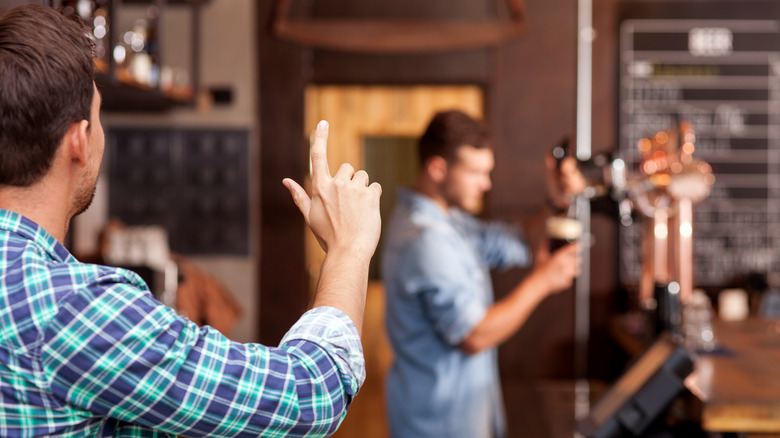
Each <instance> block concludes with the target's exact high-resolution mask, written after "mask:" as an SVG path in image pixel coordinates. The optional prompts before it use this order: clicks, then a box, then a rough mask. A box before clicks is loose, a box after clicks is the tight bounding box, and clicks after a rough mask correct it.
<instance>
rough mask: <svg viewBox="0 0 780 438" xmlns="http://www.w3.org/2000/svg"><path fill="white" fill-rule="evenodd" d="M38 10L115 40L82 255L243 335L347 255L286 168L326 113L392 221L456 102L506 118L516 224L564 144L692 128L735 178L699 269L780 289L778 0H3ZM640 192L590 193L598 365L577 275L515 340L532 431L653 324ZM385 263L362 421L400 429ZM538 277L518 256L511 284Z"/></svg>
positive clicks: (300, 173) (336, 141)
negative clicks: (74, 19)
mask: <svg viewBox="0 0 780 438" xmlns="http://www.w3.org/2000/svg"><path fill="white" fill-rule="evenodd" d="M23 3H39V4H48V5H51V6H56V7H64V8H70V9H69V11H70V12H71V13H73V14H77V15H79V16H81V17H82V18H83V19H84V20H85V22H87V23H88V25H89V26H90V27H91V29H92V32H93V35H94V36H95V38H96V42H97V46H98V56H99V58H100V59H99V61H98V68H99V77H98V79H99V80H98V87H99V89H100V90H101V92H102V94H103V109H102V113H101V117H102V121H103V124H104V127H105V129H106V135H107V148H106V158H105V160H104V163H103V169H102V176H101V181H100V184H99V186H98V194H97V197H96V199H95V202H94V204H93V206H92V208H91V209H90V210H89V211H88V212H87V213H86V214H84V215H82V216H80V217H78V218H76V219H75V223H74V225H73V226H72V227H71V233H70V235H69V242H68V243H69V247H70V249H71V250H72V251H73V252H74V254H76V255H77V257H79V258H81V259H82V260H101V261H103V262H108V263H113V264H117V265H121V266H129V267H137V268H138V269H139V270H141V271H143V272H144V274H143V275H145V278H147V279H148V281H149V282H150V284H151V285H153V290H154V291H155V293H159V295H160V296H161V298H164V299H165V300H168V302H169V303H170V304H171V305H173V306H175V307H178V309H179V310H180V311H181V312H182V313H184V314H186V315H187V316H188V317H190V318H192V319H193V320H195V321H197V322H200V323H204V324H211V325H214V326H215V327H217V328H218V329H220V330H222V331H223V332H224V333H225V334H226V335H228V336H230V337H231V338H233V339H235V340H238V341H241V342H262V343H266V344H272V345H275V344H277V343H278V342H279V340H280V339H281V337H282V335H283V334H284V333H285V332H286V330H287V329H288V328H289V327H290V326H291V325H292V323H293V322H294V321H295V320H296V319H297V318H298V317H299V316H300V314H301V313H302V312H303V311H305V309H306V307H307V305H308V302H309V298H310V296H311V291H312V288H313V286H314V284H315V282H316V279H317V276H318V269H319V262H320V261H321V259H322V256H323V254H322V253H321V251H320V250H319V248H318V247H317V245H316V242H314V241H313V239H312V237H311V235H310V234H309V233H308V232H307V230H306V228H305V224H304V223H303V220H302V219H301V217H300V213H299V212H298V210H297V208H296V207H295V205H294V204H293V202H292V200H291V199H290V196H289V193H288V192H287V190H286V189H285V188H284V187H283V186H282V184H281V181H282V179H283V178H284V177H292V178H294V179H296V180H297V181H301V182H305V181H306V177H307V173H308V134H309V132H310V131H311V130H312V129H313V128H314V126H315V125H316V123H317V121H318V120H320V119H326V120H328V121H329V122H330V125H331V131H330V132H331V136H330V141H329V160H330V162H331V166H332V167H335V166H337V165H338V164H339V163H341V162H345V161H346V162H350V163H352V164H353V166H355V167H356V168H365V169H367V170H368V172H369V174H370V175H371V176H372V178H373V179H375V180H377V181H379V182H380V183H381V184H382V185H383V188H384V194H383V198H382V213H383V215H386V214H387V213H389V212H390V210H391V209H392V206H393V204H394V201H395V188H396V187H398V186H403V185H408V184H410V183H411V182H412V180H413V178H414V175H415V174H416V171H417V165H418V163H416V157H415V154H414V151H415V146H416V143H415V139H416V137H418V136H419V135H420V134H421V132H422V130H423V129H424V127H425V126H426V125H427V123H428V121H429V120H430V117H431V116H432V114H433V113H435V112H436V111H439V110H442V109H450V108H459V109H462V110H464V111H466V112H467V113H469V114H471V115H473V116H476V117H480V118H484V119H485V120H486V121H487V123H488V125H489V127H490V129H491V130H492V133H493V134H494V137H495V154H496V158H497V160H496V163H497V164H496V168H495V171H494V172H493V175H492V176H493V183H494V184H493V189H492V191H491V192H490V193H489V194H488V196H487V198H486V200H485V203H484V209H483V212H482V215H483V216H484V217H486V218H491V219H501V220H505V221H510V222H516V223H523V222H527V221H529V220H531V219H532V218H533V217H534V216H535V215H536V214H537V213H538V212H539V210H540V209H542V207H543V205H544V203H545V193H546V192H545V187H544V164H543V162H544V157H545V155H546V154H548V153H550V152H551V150H552V149H553V148H554V147H555V146H557V145H559V144H560V143H561V142H562V140H564V139H568V141H569V148H570V151H571V152H572V153H575V152H578V151H579V152H582V153H583V155H580V158H581V159H582V160H588V159H589V158H591V157H593V156H596V155H599V154H609V155H608V156H609V157H610V158H609V160H611V159H614V158H615V157H620V158H621V159H622V160H624V161H625V163H626V165H627V168H628V173H629V175H631V174H632V173H637V174H639V173H641V170H640V169H638V166H639V164H640V162H641V161H642V159H641V157H640V154H639V152H638V150H637V144H638V142H640V140H641V139H643V138H646V137H650V136H653V135H655V134H656V133H657V132H659V131H664V130H668V129H676V127H677V126H678V124H679V123H680V122H681V121H683V120H687V121H689V122H690V123H691V125H692V127H693V130H694V131H695V132H696V141H695V144H696V152H695V155H694V156H695V157H697V158H698V159H700V160H703V161H706V162H707V163H708V164H709V166H711V172H712V174H713V175H714V176H715V182H714V184H712V186H711V192H710V193H709V196H708V197H706V199H704V200H701V201H700V202H697V203H696V205H695V206H694V210H693V212H694V213H693V214H694V215H693V218H692V219H693V222H692V223H693V229H694V234H693V236H694V237H693V266H692V267H691V269H692V273H693V285H694V286H695V287H696V288H697V289H700V291H701V292H702V293H703V294H704V295H705V296H706V297H707V298H708V299H709V300H711V301H712V302H713V303H714V305H715V306H717V304H718V295H719V293H720V291H722V290H724V289H738V290H741V291H743V294H744V295H745V296H746V297H747V298H748V299H749V303H748V304H749V313H750V314H752V315H755V314H757V313H758V312H759V310H760V308H761V305H762V299H763V298H765V297H767V296H769V295H771V294H772V293H773V292H774V288H775V287H777V286H778V283H779V281H778V280H780V279H778V277H777V272H779V270H778V267H780V266H778V265H779V264H780V249H778V248H780V246H778V245H777V243H778V239H779V238H780V199H779V198H778V196H777V195H778V190H780V144H779V143H778V142H779V141H780V140H778V139H779V138H780V80H778V78H779V77H780V21H779V20H780V18H778V17H780V3H779V2H776V1H772V0H764V1H761V0H753V1H706V0H691V1H664V0H655V1H653V0H644V1H636V0H632V1H620V0H598V1H594V2H592V3H590V2H586V1H580V2H579V3H578V2H574V1H563V0H426V1H422V2H421V1H415V0H396V1H393V2H387V1H378V0H319V1H312V0H278V1H272V0H260V1H252V0H167V1H164V0H88V1H87V0H54V1H46V0H42V1H37V2H36V1H24V0H2V1H0V12H3V11H5V10H7V9H10V8H11V7H13V6H16V5H19V4H23ZM583 20H584V21H583ZM583 151H584V152H583ZM583 165H584V166H586V167H587V166H590V167H591V168H593V167H595V168H600V167H603V166H604V165H603V164H598V163H596V164H594V163H593V162H592V161H588V162H586V163H583ZM594 184H595V183H594ZM628 197H629V196H628V195H626V194H625V193H623V194H622V197H621V196H617V195H615V193H614V191H610V188H609V187H607V190H606V192H604V193H601V194H600V195H599V196H596V197H594V198H593V200H592V201H593V202H592V204H593V205H592V214H591V215H590V216H589V220H590V234H591V235H590V239H589V241H590V242H591V247H590V267H589V270H588V272H587V274H588V276H587V277H586V282H587V284H586V285H585V290H586V292H587V295H586V308H585V315H587V320H586V321H585V336H586V342H585V343H584V344H579V345H584V348H585V353H586V354H585V356H582V357H580V356H578V354H577V353H575V350H576V348H575V345H578V342H581V334H582V332H581V331H580V332H579V333H580V334H579V335H578V334H577V333H578V332H576V330H575V325H576V320H577V318H578V317H576V306H575V295H576V293H575V290H574V289H573V290H571V291H566V292H563V293H560V294H557V295H555V296H552V297H550V298H549V299H547V300H546V301H544V302H543V303H542V304H541V306H540V307H539V308H538V309H537V310H536V311H535V312H534V314H533V315H532V317H531V318H530V319H529V321H528V322H527V323H526V324H525V325H524V327H523V328H522V329H521V330H520V332H519V333H518V334H517V335H515V336H514V337H512V338H511V339H510V340H509V341H508V342H507V343H505V344H504V345H502V346H501V348H500V353H499V355H500V368H501V373H502V378H503V385H504V397H505V399H506V405H507V410H508V414H509V415H508V417H509V422H510V424H509V425H510V436H513V437H514V436H527V437H531V436H532V437H558V436H572V432H573V424H574V391H573V383H572V382H574V381H575V380H576V379H585V380H587V381H588V382H591V385H592V386H591V388H592V392H591V398H593V399H595V398H597V396H598V395H599V394H600V393H601V392H603V391H604V389H605V388H607V387H609V385H610V384H611V383H613V382H614V381H615V379H617V378H618V376H620V375H621V373H622V372H623V371H624V370H625V369H626V367H627V365H628V364H630V363H631V361H632V359H633V358H634V357H636V354H637V352H638V351H641V349H640V350H637V349H634V350H632V349H631V348H630V347H627V346H626V342H624V341H625V337H621V335H625V334H626V332H630V333H629V334H630V335H637V332H638V331H639V330H640V329H636V328H635V327H633V326H631V324H630V323H629V324H628V325H627V326H626V325H625V323H623V324H624V325H622V326H621V325H620V324H621V321H624V320H623V319H621V317H625V315H627V314H629V315H630V314H632V312H637V313H642V312H643V311H644V310H646V309H645V307H643V306H644V302H645V301H646V298H648V297H645V296H643V294H642V291H641V285H640V283H641V279H640V277H641V276H642V263H643V258H642V243H641V237H642V235H643V234H642V233H643V231H642V230H643V228H642V225H641V223H642V213H641V212H639V211H638V209H637V206H636V205H635V202H634V203H633V204H630V205H628V206H626V204H625V203H623V204H622V205H621V201H622V200H626V198H628ZM645 222H647V220H646V219H645ZM380 244H381V242H380ZM171 262H172V263H171ZM373 263H374V265H373V266H374V267H372V271H371V276H372V278H371V280H372V281H371V284H370V287H369V295H368V304H367V317H366V327H365V339H364V347H365V350H366V356H367V361H368V367H369V368H368V381H367V383H366V386H365V387H364V389H363V390H362V392H361V395H360V396H359V397H358V398H357V399H356V402H355V404H354V405H353V407H352V408H351V410H350V414H349V415H348V416H347V419H346V420H345V423H344V425H343V427H342V429H341V430H340V431H339V432H338V434H337V436H340V437H362V436H372V437H382V436H387V432H386V420H385V418H384V407H383V403H384V402H383V398H382V393H383V375H384V372H385V370H386V369H387V366H388V365H389V363H390V361H391V358H392V352H391V350H390V349H389V346H388V344H387V341H386V338H385V335H384V328H383V323H382V318H383V316H382V312H383V302H384V300H383V291H382V285H381V282H379V280H378V278H379V276H378V273H377V270H376V265H377V262H376V260H374V262H373ZM524 274H525V272H524V271H522V270H516V271H509V272H501V273H496V274H495V285H496V295H497V298H500V297H501V296H503V294H505V293H506V292H508V291H509V290H510V288H511V287H512V286H513V285H514V284H515V283H516V282H517V281H518V279H520V278H522V276H523V275H524ZM172 279H173V280H172ZM764 305H765V306H766V300H764ZM631 321H633V320H631ZM615 327H618V328H617V329H616V328H615ZM626 327H628V328H626ZM578 330H581V329H578ZM632 330H633V332H632ZM634 337H640V338H641V333H640V334H639V335H637V336H634ZM578 339H579V340H578ZM621 339H622V341H621ZM778 397H780V396H778Z"/></svg>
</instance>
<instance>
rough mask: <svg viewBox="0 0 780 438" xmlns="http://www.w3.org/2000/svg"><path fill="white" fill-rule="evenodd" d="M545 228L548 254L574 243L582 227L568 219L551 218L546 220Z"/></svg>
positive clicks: (580, 233) (573, 220) (574, 220)
mask: <svg viewBox="0 0 780 438" xmlns="http://www.w3.org/2000/svg"><path fill="white" fill-rule="evenodd" d="M546 228H547V239H548V245H549V248H550V253H553V252H555V251H556V250H558V249H560V248H562V247H564V246H566V245H568V244H570V243H572V242H576V241H577V239H579V238H580V236H581V235H582V225H581V224H580V223H579V222H578V221H577V220H576V219H572V218H570V217H560V216H551V217H549V218H547V223H546Z"/></svg>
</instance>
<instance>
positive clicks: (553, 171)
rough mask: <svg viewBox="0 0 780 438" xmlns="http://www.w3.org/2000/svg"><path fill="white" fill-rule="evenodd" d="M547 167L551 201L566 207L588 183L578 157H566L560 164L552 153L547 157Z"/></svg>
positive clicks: (548, 191)
mask: <svg viewBox="0 0 780 438" xmlns="http://www.w3.org/2000/svg"><path fill="white" fill-rule="evenodd" d="M545 165H546V167H547V172H546V180H547V194H548V196H549V197H550V201H551V202H552V203H553V204H555V206H556V207H558V208H560V209H566V208H568V207H569V204H571V200H572V198H573V197H574V196H575V195H578V194H580V193H582V191H583V190H585V188H586V187H587V185H588V183H587V181H585V177H584V176H582V173H581V172H580V170H579V169H578V168H577V159H576V158H574V157H565V158H564V159H563V161H561V164H560V166H559V165H558V163H557V162H556V160H555V157H553V156H552V154H548V155H547V156H546V157H545Z"/></svg>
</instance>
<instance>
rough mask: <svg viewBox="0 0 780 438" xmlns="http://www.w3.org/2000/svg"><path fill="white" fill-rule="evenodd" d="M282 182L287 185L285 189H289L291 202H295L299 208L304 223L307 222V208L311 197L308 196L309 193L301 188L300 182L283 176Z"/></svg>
mask: <svg viewBox="0 0 780 438" xmlns="http://www.w3.org/2000/svg"><path fill="white" fill-rule="evenodd" d="M282 184H284V186H285V187H287V190H289V191H290V194H291V195H292V198H293V202H295V205H296V206H297V207H298V210H300V211H301V213H302V214H303V218H304V219H306V223H309V209H310V208H311V199H310V198H309V195H308V194H306V190H303V187H301V185H300V184H298V183H297V182H295V181H293V180H291V179H290V178H285V179H284V180H282Z"/></svg>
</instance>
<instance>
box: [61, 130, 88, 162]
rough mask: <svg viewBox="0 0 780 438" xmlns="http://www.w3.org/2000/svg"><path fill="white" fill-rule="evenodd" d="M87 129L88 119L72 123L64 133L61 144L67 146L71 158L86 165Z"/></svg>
mask: <svg viewBox="0 0 780 438" xmlns="http://www.w3.org/2000/svg"><path fill="white" fill-rule="evenodd" d="M88 129H89V121H87V120H82V121H80V122H75V123H72V124H71V125H70V127H69V128H68V131H67V132H66V133H65V139H64V140H65V141H64V144H63V146H64V147H66V148H67V153H68V154H69V155H70V158H71V160H72V161H75V162H78V163H79V164H80V165H86V164H87V163H88V162H89V160H88V157H89V147H88V146H89V145H88V143H87V141H88V138H89V135H88V132H87V131H88Z"/></svg>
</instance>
